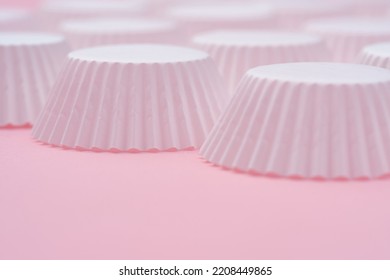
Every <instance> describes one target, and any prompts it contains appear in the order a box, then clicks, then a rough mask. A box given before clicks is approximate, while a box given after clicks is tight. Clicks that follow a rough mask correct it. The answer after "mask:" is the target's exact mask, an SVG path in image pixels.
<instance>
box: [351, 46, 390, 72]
mask: <svg viewBox="0 0 390 280" xmlns="http://www.w3.org/2000/svg"><path fill="white" fill-rule="evenodd" d="M358 62H359V63H362V64H367V65H372V66H377V67H382V68H386V69H390V42H387V43H379V44H374V45H369V46H367V47H365V48H364V49H363V51H362V52H361V54H360V56H359V59H358Z"/></svg>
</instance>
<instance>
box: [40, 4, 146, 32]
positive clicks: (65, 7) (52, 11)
mask: <svg viewBox="0 0 390 280" xmlns="http://www.w3.org/2000/svg"><path fill="white" fill-rule="evenodd" d="M146 7H147V1H145V0H132V1H119V0H113V1H103V0H96V1H86V0H80V1H76V0H67V1H53V0H51V1H46V2H45V3H43V5H42V7H41V9H40V18H41V21H42V22H41V24H42V26H44V27H46V28H47V29H49V30H55V31H57V30H58V28H59V25H60V23H61V22H63V21H65V20H69V19H88V18H96V17H128V16H133V15H139V14H142V13H143V12H144V11H145V9H146Z"/></svg>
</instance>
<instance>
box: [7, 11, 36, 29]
mask: <svg viewBox="0 0 390 280" xmlns="http://www.w3.org/2000/svg"><path fill="white" fill-rule="evenodd" d="M34 28H36V22H34V20H33V16H32V14H31V13H30V12H29V11H27V10H23V9H15V8H13V9H9V8H8V9H7V8H0V32H1V31H21V30H31V29H34Z"/></svg>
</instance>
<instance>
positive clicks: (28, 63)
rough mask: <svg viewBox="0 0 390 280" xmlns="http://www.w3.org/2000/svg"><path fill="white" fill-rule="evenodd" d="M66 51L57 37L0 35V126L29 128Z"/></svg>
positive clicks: (16, 34) (17, 34)
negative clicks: (26, 126)
mask: <svg viewBox="0 0 390 280" xmlns="http://www.w3.org/2000/svg"><path fill="white" fill-rule="evenodd" d="M68 51H69V48H68V46H67V44H66V43H65V40H64V38H63V37H62V36H59V35H52V34H45V33H4V32H3V33H0V126H2V127H4V126H24V125H31V124H33V122H34V120H35V119H36V117H37V116H38V114H39V112H40V110H41V109H42V108H43V105H44V103H45V101H46V98H47V95H48V93H49V90H50V87H51V86H52V84H53V83H54V79H55V78H56V75H57V73H58V72H59V70H60V67H61V64H62V62H63V61H64V59H65V57H66V55H67V53H68Z"/></svg>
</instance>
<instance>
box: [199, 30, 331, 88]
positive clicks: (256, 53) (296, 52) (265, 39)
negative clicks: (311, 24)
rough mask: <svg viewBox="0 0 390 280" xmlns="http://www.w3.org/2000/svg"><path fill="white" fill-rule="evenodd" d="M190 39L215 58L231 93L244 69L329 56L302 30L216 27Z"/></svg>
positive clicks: (313, 37) (323, 58)
mask: <svg viewBox="0 0 390 280" xmlns="http://www.w3.org/2000/svg"><path fill="white" fill-rule="evenodd" d="M193 43H194V44H195V46H197V47H199V48H201V49H203V50H205V51H206V52H208V53H209V54H210V56H211V57H212V58H213V59H214V60H215V61H216V63H217V65H218V67H219V70H220V72H221V73H222V76H223V77H224V78H225V80H226V84H227V85H228V89H229V91H230V93H231V94H233V93H234V90H235V88H236V86H237V85H238V83H239V81H240V80H241V78H242V77H243V75H244V74H245V72H246V71H247V70H249V69H251V68H253V67H256V66H260V65H267V64H276V63H287V62H301V61H325V60H329V59H330V57H331V56H330V53H329V51H328V50H327V48H326V45H325V43H324V41H323V40H322V39H321V38H320V37H318V36H315V35H308V34H304V33H292V32H282V31H254V30H218V31H211V32H207V33H202V34H198V35H197V36H195V37H194V38H193Z"/></svg>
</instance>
